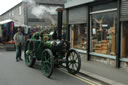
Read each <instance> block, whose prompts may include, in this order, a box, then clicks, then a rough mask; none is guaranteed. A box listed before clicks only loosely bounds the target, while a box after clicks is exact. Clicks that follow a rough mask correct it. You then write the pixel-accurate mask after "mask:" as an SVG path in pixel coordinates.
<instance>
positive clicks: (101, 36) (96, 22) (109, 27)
mask: <svg viewBox="0 0 128 85" xmlns="http://www.w3.org/2000/svg"><path fill="white" fill-rule="evenodd" d="M116 18H117V13H116V11H115V12H114V11H113V12H106V13H97V14H92V15H91V52H96V53H102V54H110V55H115V49H116V32H115V30H116Z"/></svg>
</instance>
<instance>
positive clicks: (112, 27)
mask: <svg viewBox="0 0 128 85" xmlns="http://www.w3.org/2000/svg"><path fill="white" fill-rule="evenodd" d="M127 2H128V1H127V0H68V1H67V3H66V4H65V8H66V10H67V24H68V28H67V30H68V36H69V37H68V40H70V41H71V43H72V44H71V46H72V48H74V49H76V50H78V51H79V52H81V53H82V54H83V53H84V55H87V60H95V61H98V62H102V63H107V64H110V65H113V66H116V67H117V68H119V67H123V68H126V69H128V68H127V67H128V64H127V62H128V57H127V34H128V33H127V29H126V28H127V20H128V13H127V11H126V9H127V8H128V3H127Z"/></svg>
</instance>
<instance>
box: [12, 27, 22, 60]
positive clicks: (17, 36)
mask: <svg viewBox="0 0 128 85" xmlns="http://www.w3.org/2000/svg"><path fill="white" fill-rule="evenodd" d="M17 31H18V32H17V33H16V34H15V35H14V37H13V39H14V42H15V46H16V61H17V62H18V61H19V60H21V61H23V59H22V58H21V54H22V44H23V40H24V36H23V33H22V32H21V29H20V28H18V30H17Z"/></svg>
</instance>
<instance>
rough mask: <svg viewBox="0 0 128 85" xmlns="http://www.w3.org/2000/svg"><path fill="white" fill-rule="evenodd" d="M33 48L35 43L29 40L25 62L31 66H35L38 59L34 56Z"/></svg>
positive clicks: (26, 46) (25, 52)
mask: <svg viewBox="0 0 128 85" xmlns="http://www.w3.org/2000/svg"><path fill="white" fill-rule="evenodd" d="M32 49H33V43H32V42H30V41H27V42H26V45H25V51H24V57H25V63H26V65H27V66H29V67H33V66H34V64H35V62H36V59H35V58H33V51H32Z"/></svg>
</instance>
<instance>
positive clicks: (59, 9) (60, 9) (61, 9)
mask: <svg viewBox="0 0 128 85" xmlns="http://www.w3.org/2000/svg"><path fill="white" fill-rule="evenodd" d="M56 11H64V8H58V9H56Z"/></svg>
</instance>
